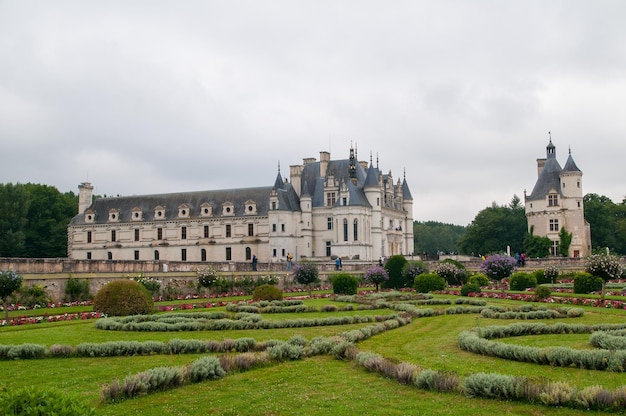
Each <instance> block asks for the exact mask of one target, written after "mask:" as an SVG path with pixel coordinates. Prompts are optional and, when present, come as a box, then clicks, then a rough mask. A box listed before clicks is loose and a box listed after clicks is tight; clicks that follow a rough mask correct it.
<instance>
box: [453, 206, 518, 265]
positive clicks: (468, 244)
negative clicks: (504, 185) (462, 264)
mask: <svg viewBox="0 0 626 416" xmlns="http://www.w3.org/2000/svg"><path fill="white" fill-rule="evenodd" d="M526 224H527V222H526V214H525V212H524V207H522V206H521V204H520V202H519V198H518V197H517V196H516V195H514V196H513V199H512V200H511V203H510V204H509V205H508V206H498V205H497V204H496V203H495V202H494V203H493V204H492V205H491V207H487V208H485V209H483V210H482V211H480V212H479V213H478V214H477V215H476V217H475V218H474V221H472V223H471V224H470V225H469V226H468V227H467V230H466V232H465V234H463V235H462V236H461V237H460V238H459V240H458V247H459V252H461V253H463V254H475V255H478V254H488V253H497V252H501V251H504V250H505V249H506V248H507V246H509V247H511V250H512V251H514V252H518V253H519V252H522V248H523V241H524V236H525V234H526V227H527V225H526Z"/></svg>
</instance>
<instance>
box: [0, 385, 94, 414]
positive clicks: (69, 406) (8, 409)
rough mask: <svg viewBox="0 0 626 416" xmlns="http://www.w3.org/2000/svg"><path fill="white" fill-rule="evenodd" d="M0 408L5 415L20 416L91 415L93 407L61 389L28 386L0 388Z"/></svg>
mask: <svg viewBox="0 0 626 416" xmlns="http://www.w3.org/2000/svg"><path fill="white" fill-rule="evenodd" d="M0 409H3V410H2V413H3V414H6V415H22V416H48V415H64V416H91V415H95V414H96V412H95V409H93V408H89V407H87V406H85V405H84V404H83V403H82V402H81V401H80V400H79V399H78V398H75V397H73V396H70V395H68V394H67V393H64V392H62V391H55V390H39V389H36V388H32V387H28V388H23V389H17V390H5V391H3V390H0Z"/></svg>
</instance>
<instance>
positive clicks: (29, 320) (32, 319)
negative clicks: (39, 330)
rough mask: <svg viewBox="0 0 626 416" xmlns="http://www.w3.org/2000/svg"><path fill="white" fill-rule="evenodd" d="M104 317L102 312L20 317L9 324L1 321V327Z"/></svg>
mask: <svg viewBox="0 0 626 416" xmlns="http://www.w3.org/2000/svg"><path fill="white" fill-rule="evenodd" d="M104 317H106V315H104V314H102V313H100V312H80V313H64V314H62V315H41V316H18V317H17V318H12V319H9V321H8V322H7V321H5V320H4V319H0V326H17V325H28V324H40V323H44V322H62V321H84V320H87V319H99V318H104Z"/></svg>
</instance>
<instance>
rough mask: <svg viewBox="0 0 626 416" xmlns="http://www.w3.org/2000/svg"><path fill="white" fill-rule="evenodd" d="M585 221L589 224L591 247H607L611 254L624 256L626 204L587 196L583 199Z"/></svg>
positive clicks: (591, 195) (590, 195) (625, 250)
mask: <svg viewBox="0 0 626 416" xmlns="http://www.w3.org/2000/svg"><path fill="white" fill-rule="evenodd" d="M583 203H584V206H585V220H587V222H589V225H590V226H591V229H592V230H593V232H592V233H591V246H592V247H593V248H594V249H598V248H606V247H608V248H609V249H610V250H611V252H613V253H620V254H626V204H624V202H623V201H622V203H620V204H615V203H614V202H613V201H611V199H610V198H608V197H606V196H600V195H597V194H587V195H585V197H584V198H583Z"/></svg>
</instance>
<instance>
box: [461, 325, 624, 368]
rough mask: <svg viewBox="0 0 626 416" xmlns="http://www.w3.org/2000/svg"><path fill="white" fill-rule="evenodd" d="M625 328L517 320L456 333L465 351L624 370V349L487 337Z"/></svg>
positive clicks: (547, 363)
mask: <svg viewBox="0 0 626 416" xmlns="http://www.w3.org/2000/svg"><path fill="white" fill-rule="evenodd" d="M625 328H626V324H616V325H594V326H586V325H568V324H563V323H559V324H555V325H546V324H543V323H534V324H521V323H518V324H512V325H507V326H490V327H484V328H474V329H473V330H471V331H463V332H461V333H460V334H459V337H458V345H459V348H461V349H462V350H464V351H468V352H473V353H476V354H481V355H488V356H492V357H498V358H504V359H508V360H514V361H520V362H528V363H534V364H540V365H553V366H558V367H578V368H583V369H589V370H601V371H614V372H624V371H626V351H611V350H582V351H579V350H574V349H571V348H565V347H550V348H538V347H527V346H520V345H513V344H503V343H500V342H495V341H491V340H490V339H494V338H496V339H497V338H505V337H513V336H522V335H545V334H590V333H592V332H595V331H606V330H615V329H617V330H619V329H625Z"/></svg>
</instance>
